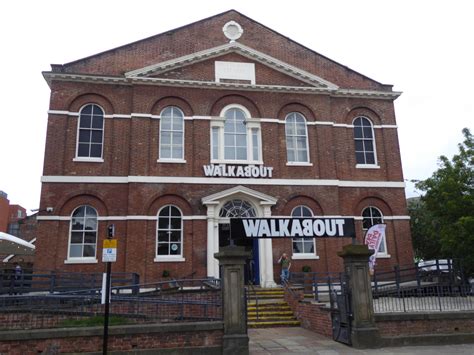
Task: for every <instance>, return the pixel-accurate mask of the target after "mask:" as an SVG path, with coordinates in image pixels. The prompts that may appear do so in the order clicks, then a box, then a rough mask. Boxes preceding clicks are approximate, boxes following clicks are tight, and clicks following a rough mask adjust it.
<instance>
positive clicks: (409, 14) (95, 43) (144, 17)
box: [0, 0, 474, 209]
mask: <svg viewBox="0 0 474 355" xmlns="http://www.w3.org/2000/svg"><path fill="white" fill-rule="evenodd" d="M231 8H234V9H236V10H238V11H240V12H242V13H243V14H244V15H247V16H248V17H250V18H252V19H254V20H256V21H258V22H260V23H262V24H264V25H266V26H268V27H270V28H272V29H274V30H276V31H278V32H280V33H281V34H283V35H285V36H287V37H289V38H291V39H293V40H295V41H297V42H299V43H301V44H303V45H305V46H306V47H309V48H311V49H313V50H315V51H316V52H318V53H321V54H323V55H325V56H327V57H329V58H331V59H333V60H335V61H337V62H339V63H341V64H344V65H346V66H348V67H350V68H352V69H354V70H356V71H358V72H360V73H363V74H364V75H366V76H368V77H370V78H373V79H375V80H377V81H379V82H382V83H384V84H393V85H394V90H399V91H403V95H402V96H401V97H400V98H398V99H397V100H396V101H395V109H396V113H397V122H398V134H399V138H400V146H401V153H402V162H403V169H404V175H405V179H408V180H411V179H425V178H427V177H429V176H430V175H431V174H432V173H433V171H435V170H436V169H437V161H438V157H439V156H440V155H441V154H444V155H447V156H448V157H451V156H452V155H453V154H454V153H456V151H457V143H459V142H461V141H462V134H461V130H462V128H463V127H469V128H470V129H471V130H474V90H472V85H473V83H474V70H473V66H474V49H473V48H474V36H473V35H474V19H473V14H474V2H473V1H469V0H466V1H455V0H451V1H421V0H418V1H408V0H407V1H403V0H399V1H393V0H392V1H382V0H377V1H362V0H357V1H334V0H331V1H328V0H325V1H316V0H313V1H298V0H291V1H280V0H278V1H276V0H272V1H262V0H259V1H256V0H252V1H248V0H239V1H236V2H235V3H232V2H229V1H204V0H200V1H179V0H178V1H141V0H134V1H119V0H114V1H105V0H94V1H90V0H81V1H64V0H62V1H52V0H42V1H33V0H32V1H1V2H0V14H1V20H0V36H1V37H0V38H1V39H2V46H1V48H2V50H1V52H2V54H1V55H0V64H1V70H2V75H1V80H2V82H1V86H0V87H1V90H2V92H1V96H0V97H1V101H2V109H3V114H2V117H1V118H0V134H1V138H0V169H1V170H0V190H3V191H5V192H6V193H8V197H9V199H10V203H12V204H20V205H22V206H24V207H25V208H27V209H34V208H38V207H39V197H40V189H41V184H40V177H41V174H42V166H43V155H44V142H45V136H46V121H47V110H48V105H49V88H48V85H47V84H46V82H45V81H44V79H43V77H42V75H41V72H42V71H47V70H50V64H51V63H58V64H63V63H67V62H70V61H73V60H76V59H80V58H83V57H86V56H89V55H92V54H95V53H98V52H101V51H104V50H107V49H110V48H114V47H117V46H120V45H123V44H126V43H129V42H132V41H136V40H139V39H142V38H145V37H149V36H152V35H155V34H158V33H161V32H164V31H167V30H170V29H173V28H176V27H179V26H183V25H186V24H188V23H191V22H194V21H197V20H200V19H203V18H206V17H209V16H212V15H215V14H218V13H220V12H223V11H226V10H229V9H231ZM244 30H245V29H244ZM257 49H258V48H257ZM406 193H407V196H414V195H416V193H415V191H414V187H413V185H412V184H408V185H407V189H406Z"/></svg>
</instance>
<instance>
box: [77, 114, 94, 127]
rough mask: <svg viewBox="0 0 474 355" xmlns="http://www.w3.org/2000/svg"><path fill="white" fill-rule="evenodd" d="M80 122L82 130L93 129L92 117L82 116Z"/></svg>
mask: <svg viewBox="0 0 474 355" xmlns="http://www.w3.org/2000/svg"><path fill="white" fill-rule="evenodd" d="M79 120H80V124H79V127H80V128H91V121H92V117H91V116H87V115H82V114H81V116H80V119H79Z"/></svg>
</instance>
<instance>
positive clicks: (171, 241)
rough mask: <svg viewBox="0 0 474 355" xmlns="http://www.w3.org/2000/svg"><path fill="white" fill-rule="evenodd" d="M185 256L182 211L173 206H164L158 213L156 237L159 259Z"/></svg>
mask: <svg viewBox="0 0 474 355" xmlns="http://www.w3.org/2000/svg"><path fill="white" fill-rule="evenodd" d="M182 256H183V218H182V214H181V211H180V210H179V209H178V208H177V207H175V206H172V205H167V206H164V207H163V208H162V209H161V210H160V211H159V213H158V228H157V236H156V257H157V258H167V257H168V258H180V257H182Z"/></svg>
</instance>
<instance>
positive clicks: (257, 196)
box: [201, 185, 278, 206]
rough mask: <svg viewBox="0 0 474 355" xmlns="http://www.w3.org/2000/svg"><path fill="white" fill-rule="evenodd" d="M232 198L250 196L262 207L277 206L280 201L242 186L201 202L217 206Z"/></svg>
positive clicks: (207, 197)
mask: <svg viewBox="0 0 474 355" xmlns="http://www.w3.org/2000/svg"><path fill="white" fill-rule="evenodd" d="M232 196H239V197H242V196H248V197H250V198H251V199H253V200H258V201H260V205H269V206H273V205H275V204H276V203H277V201H278V200H277V199H276V198H274V197H272V196H269V195H267V194H264V193H262V192H260V191H256V190H252V189H249V188H248V187H245V186H241V185H239V186H235V187H232V188H230V189H227V190H224V191H220V192H217V193H215V194H212V195H209V196H206V197H203V198H202V200H201V201H202V204H203V205H217V204H219V203H221V202H222V200H223V199H228V198H229V197H232Z"/></svg>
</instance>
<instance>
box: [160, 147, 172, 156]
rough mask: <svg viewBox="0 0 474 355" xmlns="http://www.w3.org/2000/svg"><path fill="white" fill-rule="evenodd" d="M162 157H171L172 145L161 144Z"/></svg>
mask: <svg viewBox="0 0 474 355" xmlns="http://www.w3.org/2000/svg"><path fill="white" fill-rule="evenodd" d="M161 157H162V158H171V147H170V146H161Z"/></svg>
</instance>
